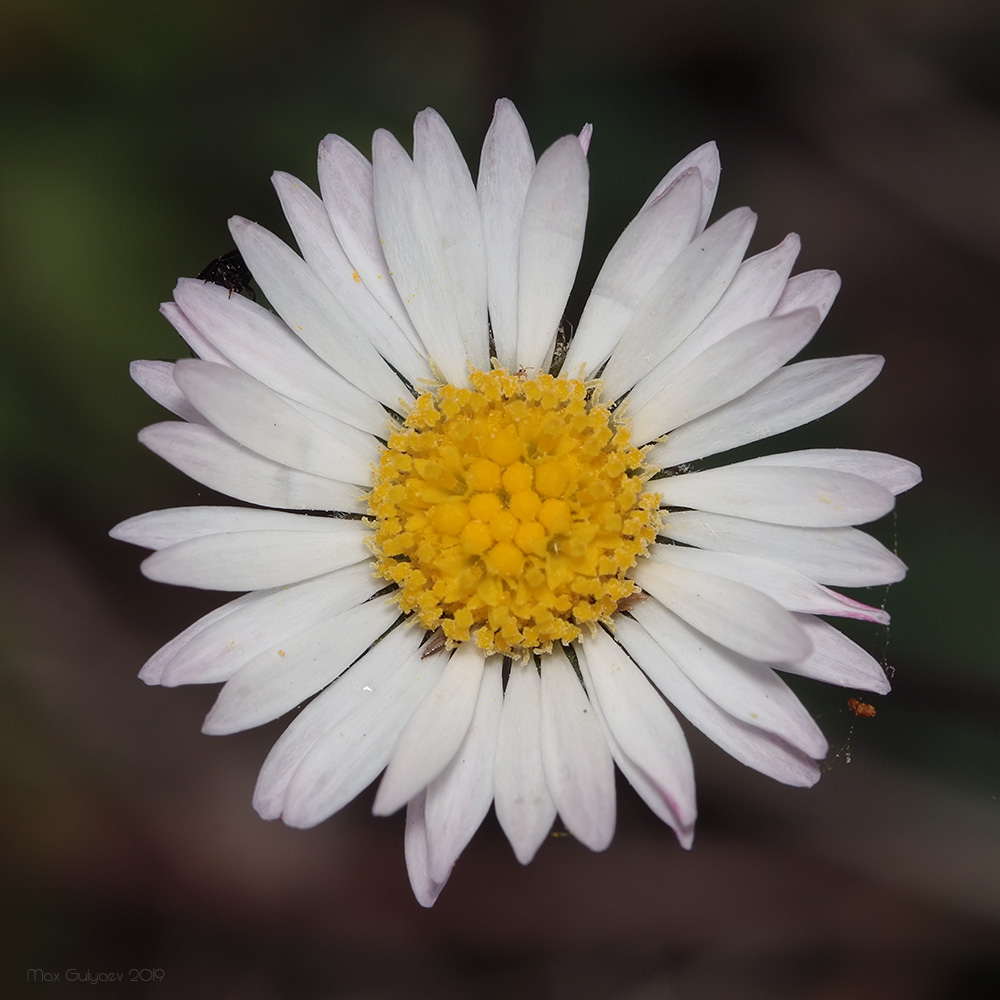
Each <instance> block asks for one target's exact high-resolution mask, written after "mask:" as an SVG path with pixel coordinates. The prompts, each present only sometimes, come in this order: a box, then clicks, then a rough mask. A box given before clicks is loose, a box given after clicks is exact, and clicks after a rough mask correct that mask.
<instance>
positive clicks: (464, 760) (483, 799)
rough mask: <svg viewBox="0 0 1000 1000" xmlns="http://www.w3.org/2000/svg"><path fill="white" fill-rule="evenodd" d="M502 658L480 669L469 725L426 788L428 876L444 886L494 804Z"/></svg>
mask: <svg viewBox="0 0 1000 1000" xmlns="http://www.w3.org/2000/svg"><path fill="white" fill-rule="evenodd" d="M502 667H503V657H502V656H491V657H490V658H489V659H488V660H487V661H486V666H485V668H484V670H483V680H482V683H481V684H480V686H479V697H478V698H477V700H476V708H475V711H474V712H473V714H472V724H471V725H470V726H469V731H468V732H467V733H466V734H465V739H463V740H462V742H461V744H460V745H459V748H458V751H457V752H456V753H455V756H454V757H453V758H452V759H451V761H450V762H449V763H448V766H447V767H446V768H445V769H444V770H443V771H442V772H441V773H440V774H439V775H438V776H437V777H436V778H435V779H434V780H433V781H432V782H431V783H430V784H429V785H428V786H427V797H426V800H425V804H424V821H425V822H426V824H427V843H428V850H429V855H430V875H431V878H432V879H433V880H434V881H435V882H445V881H447V879H448V876H449V875H450V874H451V869H452V866H453V865H454V864H455V862H456V861H457V860H458V856H459V855H460V854H461V853H462V851H464V850H465V847H466V845H467V844H468V843H469V841H470V840H471V839H472V835H473V834H474V833H475V832H476V830H478V829H479V824H480V823H482V821H483V820H484V819H485V818H486V814H487V813H488V812H489V811H490V805H491V804H492V802H493V765H494V759H495V757H496V747H497V731H498V729H499V728H500V710H501V707H502V706H503V674H502Z"/></svg>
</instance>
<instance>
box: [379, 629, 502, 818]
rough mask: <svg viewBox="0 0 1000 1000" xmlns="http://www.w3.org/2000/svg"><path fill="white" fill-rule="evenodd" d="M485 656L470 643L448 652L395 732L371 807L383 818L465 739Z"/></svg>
mask: <svg viewBox="0 0 1000 1000" xmlns="http://www.w3.org/2000/svg"><path fill="white" fill-rule="evenodd" d="M484 666H485V657H484V656H483V654H482V652H481V651H480V650H479V649H477V648H476V647H475V646H474V645H472V643H465V644H464V645H462V646H459V647H458V649H457V650H456V651H455V652H454V653H452V654H451V658H450V659H449V660H448V665H447V666H446V667H445V669H444V671H443V673H442V674H441V677H440V678H439V680H438V682H437V684H436V685H435V686H434V688H433V690H432V691H431V692H430V693H429V694H428V695H427V696H426V697H425V698H424V700H423V701H422V702H421V703H420V704H419V705H418V706H417V709H416V711H415V712H414V713H413V715H411V716H410V719H409V721H408V722H407V723H406V726H405V727H404V729H403V731H402V732H401V733H400V735H399V739H398V741H397V742H396V746H395V748H394V749H393V751H392V757H391V759H390V761H389V766H388V768H387V769H386V772H385V775H384V776H383V778H382V783H381V784H380V785H379V788H378V794H377V795H376V796H375V804H374V806H373V807H372V811H373V812H374V813H375V815H376V816H388V815H389V814H390V813H394V812H395V811H396V810H397V809H399V808H400V806H403V805H405V804H406V803H407V802H409V801H410V799H412V798H413V797H414V796H415V795H417V794H418V793H419V792H420V791H422V790H423V789H424V788H426V787H427V785H429V784H430V783H431V782H432V781H433V780H434V779H435V778H436V777H437V776H438V775H439V774H440V773H441V772H442V771H443V770H444V769H445V767H447V766H448V762H449V761H450V760H451V759H452V758H453V757H454V756H455V754H456V752H457V751H458V748H459V747H460V746H461V744H462V740H464V739H465V736H466V733H468V731H469V726H470V725H471V724H472V716H473V714H474V713H475V710H476V702H477V700H478V698H479V688H480V686H481V683H482V678H483V670H484Z"/></svg>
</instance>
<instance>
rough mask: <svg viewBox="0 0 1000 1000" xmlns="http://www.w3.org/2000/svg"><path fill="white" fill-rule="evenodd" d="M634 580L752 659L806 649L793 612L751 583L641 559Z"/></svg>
mask: <svg viewBox="0 0 1000 1000" xmlns="http://www.w3.org/2000/svg"><path fill="white" fill-rule="evenodd" d="M632 579H633V580H635V582H636V583H638V584H639V586H640V587H642V589H643V590H645V591H646V592H647V593H648V594H651V595H652V596H653V597H655V598H656V599H657V600H658V601H659V602H660V603H661V604H663V605H665V606H666V607H669V608H671V609H672V610H673V611H674V612H675V613H676V614H677V615H679V616H680V617H681V618H683V619H684V621H686V622H688V623H689V624H690V625H692V626H693V627H694V628H696V629H698V630H699V631H700V632H703V633H704V634H705V635H706V636H708V637H710V638H712V639H714V640H715V641H716V642H718V643H721V644H722V645H723V646H726V647H728V648H729V649H732V650H734V651H736V652H738V653H741V654H742V655H744V656H747V657H749V658H751V659H754V660H763V661H765V662H776V661H777V662H783V661H785V660H797V659H800V658H801V657H803V656H806V655H807V654H808V652H809V649H810V646H809V640H808V638H807V637H806V634H805V632H803V630H802V628H801V626H800V625H799V624H798V622H796V620H795V619H794V618H793V617H792V615H791V613H790V612H788V611H786V610H785V609H784V608H782V607H781V606H780V605H779V604H778V603H777V601H775V600H773V599H772V598H770V597H768V596H766V595H765V594H762V593H761V592H760V591H758V590H754V589H753V588H752V587H747V586H745V585H744V584H741V583H736V582H734V581H732V580H727V579H725V578H724V577H720V576H715V575H713V574H710V573H703V572H699V571H697V570H692V569H687V568H686V567H682V566H673V565H670V564H668V563H663V562H659V561H654V560H652V559H648V560H646V561H645V562H641V563H639V564H638V565H637V566H636V567H635V568H634V569H633V570H632Z"/></svg>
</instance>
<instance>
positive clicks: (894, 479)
mask: <svg viewBox="0 0 1000 1000" xmlns="http://www.w3.org/2000/svg"><path fill="white" fill-rule="evenodd" d="M740 464H741V465H785V466H787V465H795V466H801V467H802V468H808V469H834V470H836V471H837V472H849V473H851V475H853V476H861V477H862V479H870V480H871V481H872V482H873V483H878V484H879V486H881V487H883V488H884V489H887V490H888V491H889V492H890V493H892V494H893V495H894V496H896V495H898V494H900V493H905V492H906V491H907V490H909V489H912V488H913V487H914V486H916V485H917V483H919V482H920V479H921V476H920V469H919V468H918V467H917V466H916V465H914V464H913V463H912V462H908V461H907V460H906V459H905V458H896V456H895V455H886V454H884V453H883V452H879V451H854V450H852V449H850V448H812V449H808V450H806V451H787V452H785V453H784V454H781V455H763V456H761V457H760V458H751V459H748V460H747V461H746V462H741V463H740Z"/></svg>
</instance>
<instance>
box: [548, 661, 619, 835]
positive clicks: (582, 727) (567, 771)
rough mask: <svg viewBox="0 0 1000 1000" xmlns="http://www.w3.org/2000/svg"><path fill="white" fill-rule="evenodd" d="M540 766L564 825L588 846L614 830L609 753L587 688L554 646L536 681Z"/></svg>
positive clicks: (612, 788)
mask: <svg viewBox="0 0 1000 1000" xmlns="http://www.w3.org/2000/svg"><path fill="white" fill-rule="evenodd" d="M541 695H542V705H541V709H542V711H541V724H542V740H541V743H542V765H543V767H544V768H545V781H546V783H547V784H548V786H549V792H550V794H551V795H552V800H553V802H555V805H556V809H558V810H559V815H560V817H561V818H562V821H563V822H564V823H565V824H566V828H567V829H568V830H569V831H570V833H572V834H573V836H574V837H576V839H577V840H579V841H580V842H581V843H583V844H586V845H587V847H589V848H590V849H591V850H592V851H603V850H604V849H605V848H606V847H607V846H608V845H609V844H610V843H611V838H612V836H613V835H614V832H615V774H614V764H613V762H612V759H611V752H610V750H609V749H608V744H607V741H606V740H605V739H604V735H603V734H602V733H601V727H600V725H599V724H598V722H597V719H596V718H595V716H594V713H593V710H592V708H591V705H590V701H589V699H588V698H587V694H586V692H585V691H584V690H583V688H582V687H581V685H580V682H579V680H577V676H576V674H575V673H574V672H573V668H572V667H571V666H570V663H569V660H567V659H566V654H565V653H564V652H562V649H561V648H560V647H559V646H556V647H554V648H553V650H552V653H551V654H549V656H547V657H546V660H545V669H544V670H543V671H542V684H541Z"/></svg>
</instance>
